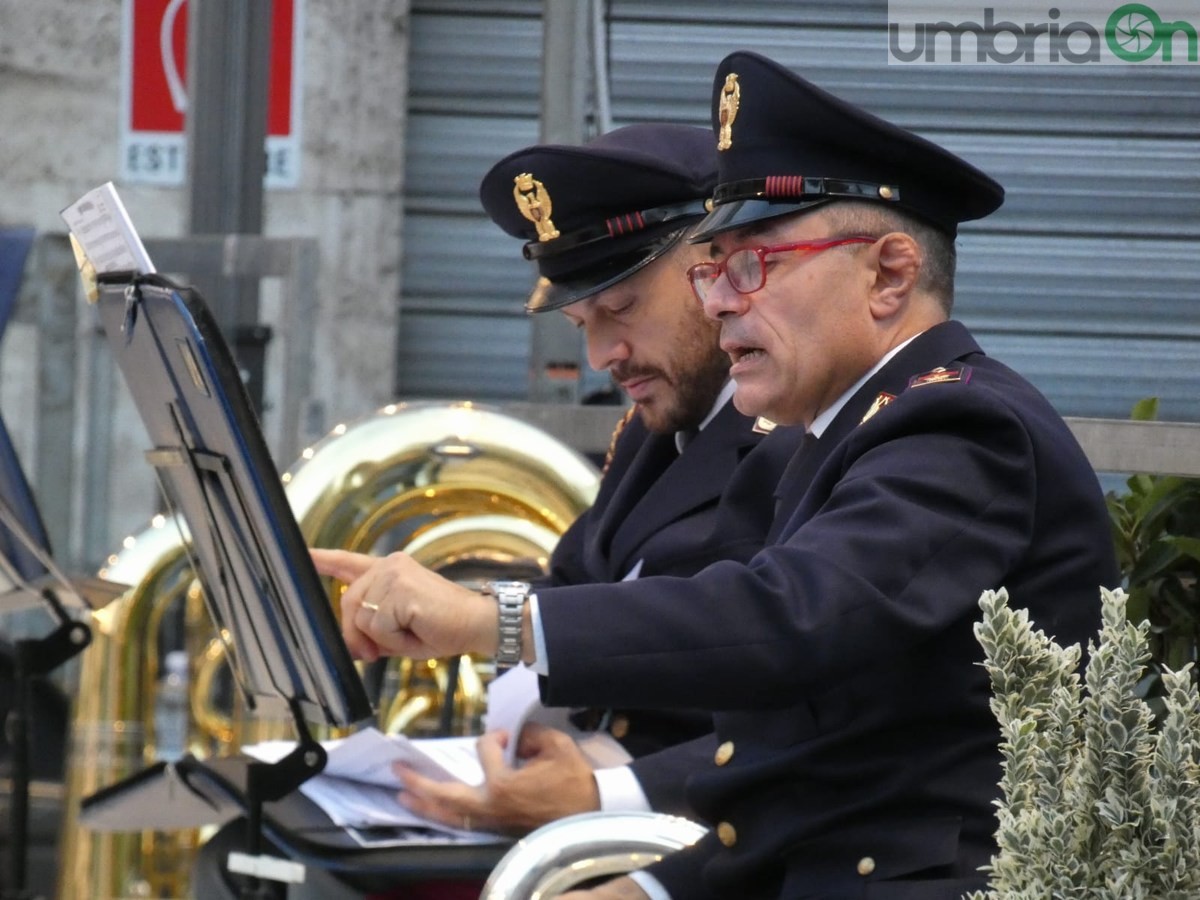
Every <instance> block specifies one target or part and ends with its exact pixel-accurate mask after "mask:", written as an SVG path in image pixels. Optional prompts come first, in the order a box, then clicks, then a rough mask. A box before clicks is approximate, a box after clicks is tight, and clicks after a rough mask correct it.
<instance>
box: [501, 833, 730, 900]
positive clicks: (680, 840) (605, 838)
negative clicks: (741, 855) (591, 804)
mask: <svg viewBox="0 0 1200 900" xmlns="http://www.w3.org/2000/svg"><path fill="white" fill-rule="evenodd" d="M707 830H708V829H707V828H705V827H704V826H703V825H700V824H699V823H697V822H693V821H692V820H691V819H685V818H682V817H680V816H671V815H666V814H664V813H654V812H601V813H581V814H579V815H576V816H566V817H565V818H562V819H559V820H557V821H555V822H551V823H549V824H548V825H543V826H542V827H541V828H539V829H537V830H536V831H533V832H531V833H530V834H529V835H528V836H526V837H524V838H522V839H521V840H520V841H518V842H517V843H516V844H514V845H513V847H512V849H511V850H509V851H508V853H506V854H505V855H504V857H503V858H502V859H501V860H500V862H499V863H497V864H496V868H494V869H493V870H492V874H491V875H490V876H489V877H488V880H487V883H486V884H485V885H484V887H483V893H482V894H480V895H479V900H551V898H553V897H557V896H559V895H560V894H565V893H566V892H567V891H570V890H574V889H575V888H579V887H584V886H586V884H587V883H589V882H591V881H592V880H593V879H597V878H609V877H611V876H615V875H623V874H625V873H627V872H632V871H634V870H635V869H640V868H642V867H644V866H648V865H650V864H651V863H654V862H658V861H659V860H660V859H662V858H663V857H664V856H666V855H667V854H668V853H674V852H675V851H676V850H682V849H683V848H684V847H690V846H691V845H692V844H694V843H695V842H696V841H698V840H700V838H701V837H703V835H704V833H705V832H706V831H707Z"/></svg>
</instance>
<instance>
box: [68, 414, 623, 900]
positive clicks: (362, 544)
mask: <svg viewBox="0 0 1200 900" xmlns="http://www.w3.org/2000/svg"><path fill="white" fill-rule="evenodd" d="M282 478H283V481H284V485H285V491H286V493H287V496H288V500H289V502H290V504H291V506H292V510H293V512H294V514H295V516H296V519H297V521H298V522H299V524H300V528H301V531H302V532H303V534H304V536H305V538H306V540H307V541H308V543H309V544H310V545H312V546H323V547H342V548H345V549H351V550H360V551H364V552H373V553H386V552H390V551H392V550H397V549H403V550H406V551H407V552H409V553H411V554H412V555H413V556H414V557H415V558H417V559H418V560H420V561H421V562H422V563H424V564H425V565H427V566H429V567H431V568H433V569H435V570H437V571H440V572H442V573H443V574H444V575H446V576H447V577H450V578H454V579H456V580H459V581H464V582H472V581H476V580H482V579H486V578H493V577H514V578H515V577H521V576H523V575H529V574H533V573H536V572H540V571H542V569H544V567H545V565H546V562H547V560H548V557H549V555H550V552H551V551H552V549H553V547H554V545H555V543H557V541H558V538H559V536H560V535H561V534H562V532H563V531H564V530H565V529H566V528H567V526H568V525H569V524H570V523H571V522H572V521H573V520H574V519H575V517H576V516H577V515H578V514H579V513H580V512H581V511H582V510H583V509H585V508H587V507H588V506H589V505H590V504H591V502H592V500H593V499H594V497H595V492H596V488H597V485H598V482H599V474H598V472H597V470H596V469H595V467H594V466H592V465H591V463H589V462H588V461H587V460H586V459H585V458H584V457H583V456H581V455H580V454H578V453H576V452H575V451H574V450H572V449H571V448H569V447H567V446H566V445H565V444H563V443H561V442H560V441H558V440H557V439H555V438H553V437H551V436H549V435H548V434H546V433H545V432H543V431H541V430H540V429H538V428H536V427H534V426H532V425H529V424H527V423H525V422H523V421H520V420H518V419H515V418H512V417H511V416H508V415H505V414H504V413H502V412H500V411H498V410H495V409H491V408H488V407H483V406H478V405H475V404H471V403H436V402H428V403H405V404H395V405H391V406H387V407H384V408H383V409H381V410H379V411H377V412H376V413H375V414H373V415H370V416H367V417H365V418H363V419H361V420H359V421H357V422H353V423H350V424H347V425H339V426H338V427H337V428H335V429H334V430H333V432H332V433H331V434H330V435H329V436H327V437H326V438H324V439H322V440H321V441H320V442H318V443H317V444H315V445H314V446H313V447H311V448H309V449H307V450H305V451H304V453H303V454H302V458H301V459H300V461H298V462H297V463H296V464H295V465H294V466H293V467H292V468H291V469H289V470H288V471H287V472H286V473H284V475H283V476H282ZM101 574H102V575H103V576H104V577H107V578H109V579H110V580H114V581H120V582H122V583H126V584H131V585H133V587H131V588H130V590H129V591H127V592H126V593H125V594H124V595H122V596H121V597H118V598H117V599H116V600H113V601H112V602H111V603H110V604H108V605H107V606H106V607H104V608H103V609H102V610H99V611H98V612H96V613H95V614H94V619H95V624H94V629H93V630H94V637H93V644H92V646H91V647H89V648H88V650H87V651H86V652H85V653H84V656H83V661H82V675H81V683H80V691H79V695H78V696H77V698H76V704H75V710H74V712H73V725H72V744H71V751H70V756H69V764H68V780H67V790H66V798H65V801H64V811H63V817H64V828H63V838H62V842H61V844H60V851H59V852H60V863H61V864H60V872H61V876H60V883H59V888H58V897H59V900H75V898H79V900H83V898H84V897H87V898H100V900H105V898H118V897H132V896H183V895H184V894H185V893H186V878H187V872H188V871H189V870H190V865H189V863H190V857H189V854H190V852H191V851H192V849H193V847H194V844H195V841H196V835H195V834H194V833H191V832H186V833H178V834H162V833H156V832H143V833H116V834H109V833H99V832H90V831H85V830H81V829H80V828H79V827H78V814H79V805H80V803H81V801H82V798H83V797H85V796H88V795H90V794H92V793H94V792H95V791H96V790H98V789H100V788H102V787H105V786H107V785H110V784H112V783H114V782H116V781H118V780H120V779H122V778H124V777H126V776H128V775H130V774H133V773H134V772H136V771H138V770H140V769H141V768H142V767H143V766H144V765H145V764H146V763H147V762H149V761H150V760H152V759H153V758H154V740H153V715H152V711H153V707H154V694H155V687H156V681H155V679H156V676H157V672H158V646H157V638H158V632H159V623H160V622H161V621H162V619H163V617H164V615H166V613H167V612H168V610H172V609H174V610H176V611H178V610H179V609H180V607H179V604H183V610H184V618H185V622H186V637H185V639H186V642H187V648H186V649H188V652H189V656H190V657H191V660H192V675H193V678H192V684H193V687H194V695H193V702H192V708H193V720H194V726H195V727H194V728H193V735H192V741H191V746H192V747H193V749H194V750H195V751H196V752H197V753H199V754H201V755H203V754H206V753H211V754H220V753H227V752H231V751H232V750H234V749H236V748H237V747H238V746H241V745H242V744H244V743H249V742H251V741H253V740H257V739H259V738H260V737H263V736H266V735H267V733H264V731H262V730H260V726H261V725H262V723H261V722H259V721H257V720H255V719H254V718H253V717H250V716H247V715H245V713H244V710H240V709H239V708H238V707H237V705H236V704H235V706H234V708H233V709H231V710H228V711H226V710H219V709H216V708H215V707H214V704H213V703H212V702H211V698H210V695H211V694H213V693H214V692H213V691H212V690H211V685H213V683H214V681H215V679H216V675H215V673H216V671H217V669H218V668H219V666H220V664H221V653H220V646H221V643H220V642H219V641H216V640H214V638H213V629H212V624H211V621H210V620H209V619H208V617H207V614H206V613H205V612H204V610H203V604H202V600H201V596H200V591H199V589H198V586H197V584H196V581H195V578H194V573H193V572H192V569H191V566H190V563H189V562H188V558H187V553H186V548H185V545H184V543H183V539H182V538H181V537H180V534H179V528H178V523H176V522H175V521H174V520H173V518H170V517H167V518H163V517H159V518H158V519H156V522H155V523H154V524H153V525H152V526H151V527H150V528H148V529H147V530H146V531H144V532H143V533H141V534H139V535H137V536H136V537H133V538H128V539H126V542H125V546H124V547H123V548H122V550H121V551H120V552H118V553H116V554H114V555H113V556H112V557H111V558H110V560H109V564H108V565H107V566H106V568H105V570H104V571H103V572H102V573H101ZM330 588H331V590H332V588H333V586H332V585H330ZM455 669H457V675H458V676H459V677H457V678H451V675H452V674H454V670H455ZM487 674H488V673H487V671H486V662H482V663H479V664H477V663H476V662H475V661H473V660H470V659H468V658H464V659H463V660H461V661H451V662H450V663H447V662H445V661H435V662H431V663H418V664H415V665H414V664H412V663H411V662H408V661H399V662H398V663H394V664H393V671H391V672H390V673H388V675H387V678H386V679H385V681H387V682H388V683H389V684H393V685H394V686H395V690H396V691H397V693H396V695H395V698H394V699H391V696H390V695H389V694H386V693H385V694H384V695H383V696H385V697H388V698H389V699H388V701H387V702H386V703H381V707H382V708H381V713H382V714H383V715H384V716H385V717H386V721H384V722H383V723H382V724H383V725H384V726H385V727H390V728H391V729H392V730H395V729H397V728H401V727H403V728H404V729H407V730H412V729H419V728H420V727H421V725H422V722H423V721H426V720H428V719H429V718H430V717H432V716H435V715H441V718H442V719H443V720H445V719H446V718H447V717H446V716H445V715H444V714H443V713H444V711H443V710H441V708H440V707H441V700H442V698H443V697H444V696H448V695H449V696H452V697H453V700H454V707H453V716H452V717H451V718H452V719H453V720H454V722H455V725H456V728H458V729H459V730H467V729H469V728H470V727H472V726H473V725H474V721H475V718H476V717H477V715H478V714H479V713H480V712H481V711H482V702H483V693H482V691H483V685H484V682H485V680H486V676H487Z"/></svg>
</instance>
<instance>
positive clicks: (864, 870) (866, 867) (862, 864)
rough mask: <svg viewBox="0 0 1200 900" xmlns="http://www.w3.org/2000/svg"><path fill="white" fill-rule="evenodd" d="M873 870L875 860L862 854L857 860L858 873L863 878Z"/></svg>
mask: <svg viewBox="0 0 1200 900" xmlns="http://www.w3.org/2000/svg"><path fill="white" fill-rule="evenodd" d="M874 871H875V860H873V859H871V857H869V856H864V857H863V858H862V859H860V860H859V861H858V874H859V875H862V876H863V877H864V878H865V877H866V876H868V875H870V874H871V873H872V872H874Z"/></svg>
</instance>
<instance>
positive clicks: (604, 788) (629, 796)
mask: <svg viewBox="0 0 1200 900" xmlns="http://www.w3.org/2000/svg"><path fill="white" fill-rule="evenodd" d="M592 776H593V777H594V778H595V779H596V789H597V790H598V791H599V793H600V809H602V810H603V811H605V812H650V801H649V800H647V799H646V793H645V791H643V790H642V785H641V783H640V782H639V781H638V780H637V776H636V775H634V774H633V770H632V769H631V768H629V766H616V767H614V768H611V769H596V770H595V771H594V772H592Z"/></svg>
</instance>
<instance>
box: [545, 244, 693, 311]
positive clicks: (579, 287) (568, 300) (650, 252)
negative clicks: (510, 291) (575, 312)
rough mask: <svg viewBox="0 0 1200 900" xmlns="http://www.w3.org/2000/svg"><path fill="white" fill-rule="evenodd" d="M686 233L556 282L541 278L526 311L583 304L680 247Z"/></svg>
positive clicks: (569, 273) (559, 278) (556, 278)
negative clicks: (589, 298) (673, 248)
mask: <svg viewBox="0 0 1200 900" xmlns="http://www.w3.org/2000/svg"><path fill="white" fill-rule="evenodd" d="M686 233H687V229H686V228H679V229H678V230H677V231H675V232H673V233H670V234H668V235H667V236H666V237H664V238H662V239H661V240H658V241H655V242H654V243H653V244H650V245H649V246H645V245H643V246H642V247H639V248H638V249H637V250H634V251H631V252H630V253H627V254H622V255H621V256H618V257H615V258H612V259H607V260H605V261H604V262H602V263H600V264H598V265H594V266H590V267H588V268H587V269H585V270H582V271H580V272H567V273H564V274H562V275H559V276H556V277H555V278H554V279H553V280H551V279H549V278H545V277H542V278H539V279H538V283H537V286H536V287H534V289H533V293H531V294H530V295H529V299H528V300H526V301H525V311H526V312H530V313H540V312H548V311H549V310H552V309H562V308H563V307H564V306H570V305H571V304H572V303H578V302H579V301H580V300H586V299H587V298H588V297H591V296H592V295H594V294H598V293H600V292H601V291H606V290H608V289H609V288H610V287H613V286H614V285H617V284H620V283H621V282H622V281H624V280H625V279H626V278H629V277H630V276H631V275H634V274H635V273H637V272H640V271H641V270H642V269H644V268H645V267H646V266H647V265H649V264H650V263H652V262H653V261H654V260H656V259H658V258H659V257H660V256H662V255H663V254H664V253H666V252H667V251H668V250H670V249H671V248H672V247H674V246H675V245H676V244H678V243H679V241H680V239H681V238H682V237H683V236H684V234H686Z"/></svg>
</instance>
